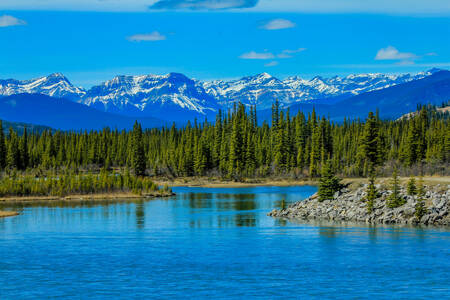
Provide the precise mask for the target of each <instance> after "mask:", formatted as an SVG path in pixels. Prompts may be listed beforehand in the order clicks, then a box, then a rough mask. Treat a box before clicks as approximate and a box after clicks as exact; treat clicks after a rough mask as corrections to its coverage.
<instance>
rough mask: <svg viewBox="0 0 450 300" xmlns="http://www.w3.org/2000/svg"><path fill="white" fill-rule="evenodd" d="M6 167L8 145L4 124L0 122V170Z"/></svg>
mask: <svg viewBox="0 0 450 300" xmlns="http://www.w3.org/2000/svg"><path fill="white" fill-rule="evenodd" d="M5 166H6V144H5V133H4V132H3V123H2V121H1V120H0V169H3V168H4V167H5Z"/></svg>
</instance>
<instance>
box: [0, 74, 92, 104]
mask: <svg viewBox="0 0 450 300" xmlns="http://www.w3.org/2000/svg"><path fill="white" fill-rule="evenodd" d="M23 93H27V94H43V95H47V96H51V97H56V98H67V99H71V100H77V99H80V98H81V97H83V96H84V95H85V94H86V91H85V90H84V89H83V88H78V87H75V86H74V85H72V84H71V83H70V81H69V80H68V79H67V78H66V77H65V76H64V75H63V74H61V73H54V74H51V75H49V76H45V77H40V78H37V79H32V80H15V79H6V80H1V79H0V95H3V96H9V95H15V94H23Z"/></svg>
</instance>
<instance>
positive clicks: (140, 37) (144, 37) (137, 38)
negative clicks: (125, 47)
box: [127, 31, 166, 42]
mask: <svg viewBox="0 0 450 300" xmlns="http://www.w3.org/2000/svg"><path fill="white" fill-rule="evenodd" d="M127 39H128V40H129V41H132V42H155V41H163V40H165V39H166V37H165V36H164V35H162V34H160V33H159V32H158V31H153V32H152V33H143V34H135V35H132V36H129V37H127Z"/></svg>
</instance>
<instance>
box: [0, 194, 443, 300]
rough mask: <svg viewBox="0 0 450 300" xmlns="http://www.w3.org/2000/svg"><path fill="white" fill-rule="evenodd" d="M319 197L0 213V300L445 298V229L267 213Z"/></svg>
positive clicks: (199, 199)
mask: <svg viewBox="0 0 450 300" xmlns="http://www.w3.org/2000/svg"><path fill="white" fill-rule="evenodd" d="M315 191H316V188H315V187H310V186H291V187H265V186H264V187H251V188H197V187H192V188H191V187H176V188H174V192H175V193H176V194H177V195H176V196H174V197H171V198H165V199H154V200H138V201H118V202H108V201H104V202H103V201H99V202H94V203H93V202H86V201H80V202H69V203H68V202H52V203H34V204H26V205H22V206H20V207H18V206H15V207H6V208H5V207H4V206H3V207H0V209H8V208H11V209H12V208H14V209H16V210H19V211H20V212H21V215H19V216H17V217H11V218H3V219H0V299H12V298H14V299H16V298H20V299H36V298H53V297H64V298H76V299H101V298H124V299H130V298H143V297H146V298H206V297H212V298H219V299H220V298H243V297H251V298H260V299H272V298H301V299H305V298H320V299H323V298H335V299H336V298H337V299H339V298H340V299H361V298H381V299H383V298H384V299H392V298H404V299H412V298H413V299H418V298H420V299H423V298H435V299H444V298H447V299H448V298H449V297H450V296H449V295H450V276H449V274H450V228H414V227H398V226H397V227H396V226H367V225H365V224H334V223H314V222H290V221H287V220H282V219H274V218H271V217H268V216H266V214H267V213H268V212H269V211H270V210H272V209H274V208H280V207H281V206H283V205H288V204H290V203H292V202H295V201H298V200H301V199H304V198H306V197H308V196H310V195H311V194H313V193H314V192H315ZM10 206H11V205H10Z"/></svg>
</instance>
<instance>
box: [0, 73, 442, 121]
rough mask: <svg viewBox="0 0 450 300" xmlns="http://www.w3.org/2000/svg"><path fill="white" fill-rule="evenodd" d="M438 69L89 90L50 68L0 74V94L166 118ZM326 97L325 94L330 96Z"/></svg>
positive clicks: (357, 89)
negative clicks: (38, 73)
mask: <svg viewBox="0 0 450 300" xmlns="http://www.w3.org/2000/svg"><path fill="white" fill-rule="evenodd" d="M437 71H439V70H438V69H433V70H430V71H428V72H422V73H418V74H415V75H411V74H403V75H386V74H357V75H348V76H345V77H339V76H335V77H331V78H322V77H320V76H317V77H314V78H312V79H303V78H301V77H298V76H293V77H288V78H286V79H284V80H280V79H277V78H275V77H273V76H271V75H269V74H267V73H262V74H258V75H255V76H247V77H243V78H241V79H238V80H231V81H222V80H216V81H209V82H205V81H199V80H193V79H190V78H188V77H186V76H185V75H183V74H179V73H170V74H168V75H143V76H117V77H115V78H113V79H112V80H109V81H106V82H104V83H102V84H100V85H97V86H94V87H92V88H91V89H89V90H84V89H83V88H78V87H75V86H73V85H72V84H71V83H70V82H69V80H68V79H67V78H66V77H64V75H62V74H59V73H55V74H52V75H49V76H46V77H41V78H37V79H34V80H24V81H20V80H14V79H8V80H0V95H3V96H9V95H14V94H20V93H39V94H45V95H48V96H52V97H58V98H68V99H70V100H73V101H75V102H78V103H82V104H85V105H87V106H90V107H93V108H96V109H99V110H102V111H106V112H113V113H119V114H125V115H131V116H142V117H147V116H152V117H157V118H160V119H166V120H172V119H180V118H189V117H193V116H195V117H197V116H208V115H213V114H215V113H216V112H217V111H218V110H219V109H225V110H226V109H229V108H231V107H232V106H233V103H236V102H242V103H243V104H245V105H256V106H257V108H258V109H259V110H263V109H268V108H270V107H271V105H272V103H273V102H274V101H275V100H276V99H278V101H280V104H281V105H282V106H283V107H287V106H289V105H292V104H295V103H300V102H305V101H306V102H314V101H318V100H321V103H326V101H328V100H327V99H329V98H334V97H340V99H341V98H346V97H351V96H355V95H359V94H362V93H365V92H370V91H374V90H380V89H384V88H388V87H391V86H394V85H398V84H402V83H406V82H409V81H413V80H418V79H421V78H424V77H427V76H430V75H432V74H433V73H436V72H437ZM330 101H331V100H330Z"/></svg>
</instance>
